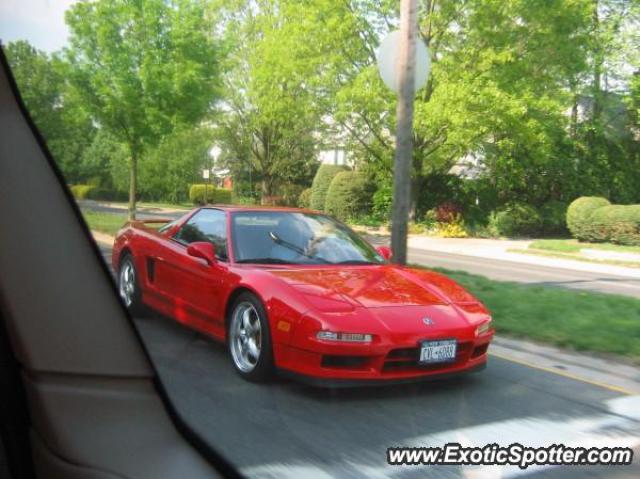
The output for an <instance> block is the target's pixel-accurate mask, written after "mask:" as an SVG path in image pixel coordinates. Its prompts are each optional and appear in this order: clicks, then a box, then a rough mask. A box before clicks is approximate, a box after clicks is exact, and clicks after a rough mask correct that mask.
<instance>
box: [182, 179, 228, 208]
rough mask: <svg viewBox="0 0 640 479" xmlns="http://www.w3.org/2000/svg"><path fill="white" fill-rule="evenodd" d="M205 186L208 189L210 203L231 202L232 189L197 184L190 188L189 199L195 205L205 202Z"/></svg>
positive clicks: (208, 201)
mask: <svg viewBox="0 0 640 479" xmlns="http://www.w3.org/2000/svg"><path fill="white" fill-rule="evenodd" d="M205 188H206V191H207V203H208V204H216V203H218V204H229V203H231V190H225V189H223V188H216V187H215V186H212V185H206V184H205V185H203V184H195V185H191V188H189V200H190V201H191V202H192V203H193V204H194V205H204V204H205Z"/></svg>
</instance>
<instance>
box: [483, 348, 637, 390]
mask: <svg viewBox="0 0 640 479" xmlns="http://www.w3.org/2000/svg"><path fill="white" fill-rule="evenodd" d="M489 355H490V356H495V357H496V358H500V359H504V360H505V361H511V362H512V363H517V364H521V365H523V366H527V367H529V368H533V369H538V370H540V371H545V372H548V373H553V374H557V375H558V376H562V377H565V378H569V379H573V380H575V381H581V382H583V383H587V384H591V385H592V386H598V387H601V388H604V389H609V390H610V391H615V392H618V393H622V394H627V395H629V396H633V395H634V394H635V393H633V392H631V391H629V390H627V389H624V388H621V387H619V386H614V385H612V384H605V383H601V382H598V381H592V380H591V379H587V378H584V377H582V376H576V375H575V374H571V373H567V372H564V371H558V370H557V369H553V368H547V367H545V366H538V365H537V364H533V363H530V362H527V361H523V360H522V359H514V358H512V357H509V356H503V355H502V354H497V353H494V352H492V351H490V352H489Z"/></svg>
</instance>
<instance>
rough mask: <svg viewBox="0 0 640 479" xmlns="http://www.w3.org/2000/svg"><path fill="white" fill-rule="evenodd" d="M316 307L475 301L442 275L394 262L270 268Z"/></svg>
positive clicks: (463, 302)
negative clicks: (387, 263)
mask: <svg viewBox="0 0 640 479" xmlns="http://www.w3.org/2000/svg"><path fill="white" fill-rule="evenodd" d="M270 273H271V274H273V275H275V276H277V277H278V278H280V279H281V280H283V281H285V282H286V283H288V284H289V285H290V286H291V287H293V288H294V289H295V290H297V291H298V292H300V293H301V294H303V295H305V296H306V297H307V299H309V300H310V301H311V302H312V304H313V305H314V307H316V308H317V309H319V310H325V311H327V310H332V311H336V312H338V311H341V310H342V311H347V310H349V309H353V308H354V307H357V306H362V307H365V308H389V307H399V306H404V307H406V306H420V307H424V306H433V305H445V304H452V303H456V304H472V303H478V301H477V300H476V299H475V298H474V297H473V296H472V295H470V294H469V293H468V292H467V291H466V290H464V289H463V288H462V287H461V286H459V285H458V284H457V283H455V282H454V281H452V280H450V279H449V278H447V277H446V276H443V275H440V274H438V273H433V272H431V271H426V270H417V269H412V268H405V267H400V266H395V265H380V266H363V267H333V268H329V267H327V268H324V267H323V268H299V269H283V270H277V269H274V270H271V271H270Z"/></svg>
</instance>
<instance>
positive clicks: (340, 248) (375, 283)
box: [112, 206, 493, 385]
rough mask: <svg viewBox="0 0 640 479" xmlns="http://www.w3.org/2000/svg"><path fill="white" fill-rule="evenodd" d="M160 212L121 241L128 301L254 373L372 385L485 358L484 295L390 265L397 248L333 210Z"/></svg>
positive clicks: (121, 275)
mask: <svg viewBox="0 0 640 479" xmlns="http://www.w3.org/2000/svg"><path fill="white" fill-rule="evenodd" d="M149 223H150V222H149V221H131V222H129V223H127V224H126V225H125V226H124V227H123V228H122V229H121V230H120V231H119V232H118V234H117V237H116V239H115V243H114V247H113V253H112V266H113V268H114V271H115V272H116V273H117V278H118V288H119V292H120V296H121V297H122V300H123V301H124V303H125V305H126V306H127V307H128V308H129V309H130V310H131V311H132V312H133V313H136V312H138V311H141V310H142V309H144V308H152V309H154V310H157V311H159V312H160V313H162V314H164V315H166V316H169V317H171V318H173V319H175V320H176V321H178V322H180V323H183V324H184V325H185V326H188V327H190V328H194V329H196V330H199V331H200V332H202V333H204V334H206V335H208V336H211V337H212V338H214V339H216V340H219V341H222V342H224V343H225V344H226V345H227V348H228V351H229V356H230V358H231V363H232V364H233V366H234V367H235V369H236V371H237V372H238V373H239V374H240V375H241V376H242V377H244V378H245V379H248V380H253V381H261V380H265V379H267V378H269V377H270V376H271V375H272V373H274V372H278V373H281V374H285V375H289V376H292V377H296V378H298V379H301V380H306V381H307V382H310V383H314V384H322V385H359V384H370V383H381V382H382V383H384V382H404V381H413V380H417V379H424V378H431V377H443V376H449V375H454V374H458V373H464V372H471V371H476V370H480V369H482V368H484V367H485V365H486V362H487V349H488V347H489V343H490V342H491V339H492V337H493V329H492V327H491V316H490V314H489V312H488V311H487V309H486V308H485V306H484V305H483V304H482V303H481V302H480V301H478V299H476V298H475V297H474V296H473V295H471V294H470V293H469V292H467V291H466V290H465V289H464V288H462V287H461V286H460V285H458V284H457V283H455V282H454V281H453V280H451V279H449V278H448V277H446V276H444V275H442V274H440V273H437V272H433V271H429V270H426V269H421V268H412V267H405V266H399V265H395V264H391V263H390V262H389V261H388V260H389V256H390V251H389V249H388V248H385V247H380V248H378V249H376V248H374V247H373V246H371V245H370V244H369V243H368V242H367V241H365V240H364V239H363V238H362V237H360V236H359V235H357V234H356V233H355V232H353V231H352V230H351V229H350V228H348V227H347V226H345V225H344V224H342V223H340V222H338V221H336V220H334V219H332V218H330V217H329V216H326V215H324V214H321V213H318V212H315V211H309V210H301V209H295V208H275V207H273V208H272V207H269V208H265V207H236V206H212V207H202V208H196V209H194V210H192V211H190V212H189V213H187V214H185V215H184V216H183V217H181V218H180V219H178V220H175V221H169V220H167V221H166V222H164V224H162V225H161V226H160V227H159V228H154V227H153V226H152V225H150V224H149Z"/></svg>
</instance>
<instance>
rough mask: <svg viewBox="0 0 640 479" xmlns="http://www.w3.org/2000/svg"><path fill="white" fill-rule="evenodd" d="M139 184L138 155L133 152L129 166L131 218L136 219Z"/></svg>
mask: <svg viewBox="0 0 640 479" xmlns="http://www.w3.org/2000/svg"><path fill="white" fill-rule="evenodd" d="M137 185H138V155H137V154H136V153H131V165H130V167H129V220H135V219H136V189H137Z"/></svg>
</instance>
